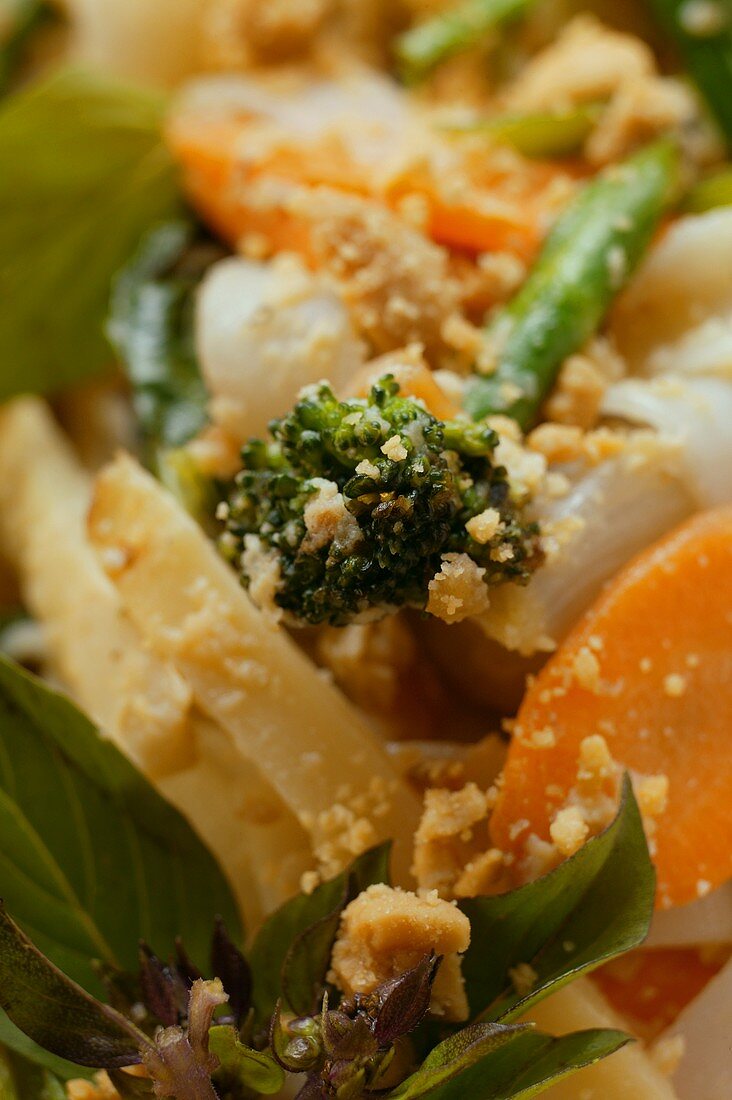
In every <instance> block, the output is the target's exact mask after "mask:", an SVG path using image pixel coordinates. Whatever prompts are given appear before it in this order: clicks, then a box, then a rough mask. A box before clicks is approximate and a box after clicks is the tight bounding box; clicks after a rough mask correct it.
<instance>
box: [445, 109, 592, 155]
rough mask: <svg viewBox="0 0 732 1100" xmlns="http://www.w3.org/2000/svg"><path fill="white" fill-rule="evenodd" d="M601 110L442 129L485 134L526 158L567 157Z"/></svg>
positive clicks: (491, 120)
mask: <svg viewBox="0 0 732 1100" xmlns="http://www.w3.org/2000/svg"><path fill="white" fill-rule="evenodd" d="M600 110H601V107H600V106H599V105H598V104H596V103H593V104H589V105H587V106H584V107H577V108H575V109H574V110H571V111H561V112H555V113H554V114H514V115H498V116H496V117H495V118H488V119H479V120H477V121H476V122H470V123H466V124H465V125H463V126H461V125H455V126H447V127H445V129H446V130H447V131H448V132H449V133H454V134H485V135H486V137H488V138H490V140H491V141H495V142H497V143H498V144H499V145H510V146H511V147H512V148H513V149H516V150H517V151H518V152H519V153H523V155H524V156H525V157H567V156H571V155H572V154H573V153H577V152H579V150H580V149H581V148H582V145H583V144H584V142H585V141H586V140H587V138H588V137H589V135H590V134H591V133H592V130H593V128H594V126H595V123H596V122H597V119H598V117H599V113H600Z"/></svg>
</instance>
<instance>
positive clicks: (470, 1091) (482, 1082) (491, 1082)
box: [388, 1025, 630, 1100]
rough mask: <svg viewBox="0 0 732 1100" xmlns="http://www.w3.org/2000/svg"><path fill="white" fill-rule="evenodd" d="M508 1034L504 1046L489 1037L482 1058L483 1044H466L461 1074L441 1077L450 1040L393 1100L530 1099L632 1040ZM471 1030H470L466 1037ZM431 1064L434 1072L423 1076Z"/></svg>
mask: <svg viewBox="0 0 732 1100" xmlns="http://www.w3.org/2000/svg"><path fill="white" fill-rule="evenodd" d="M473 1026H476V1025H473ZM477 1026H478V1027H480V1026H483V1025H477ZM489 1026H490V1025H489ZM507 1030H509V1031H510V1032H511V1033H510V1034H509V1035H507V1036H503V1041H501V1039H500V1038H499V1036H496V1037H495V1040H494V1042H493V1044H492V1045H491V1041H490V1038H488V1037H487V1038H486V1039H485V1044H486V1046H488V1048H489V1049H488V1050H487V1052H486V1051H484V1052H483V1054H482V1056H480V1055H479V1056H478V1058H477V1059H475V1058H473V1057H472V1054H473V1053H474V1052H475V1051H478V1050H479V1049H480V1045H481V1044H480V1040H473V1043H474V1045H473V1046H472V1048H471V1047H470V1046H469V1045H468V1044H466V1047H467V1049H466V1051H465V1053H464V1055H463V1060H462V1061H461V1055H460V1053H459V1050H458V1052H456V1055H455V1059H454V1060H455V1061H456V1062H457V1063H458V1064H459V1065H460V1068H459V1069H458V1071H457V1072H456V1073H453V1074H449V1075H447V1076H445V1077H440V1073H441V1069H440V1066H439V1062H440V1061H443V1060H448V1059H449V1058H450V1054H449V1053H447V1054H446V1053H441V1054H440V1055H438V1052H439V1051H441V1048H444V1047H445V1046H446V1044H448V1043H452V1042H454V1041H455V1040H459V1039H460V1033H459V1034H458V1035H454V1036H452V1038H451V1039H447V1040H445V1043H441V1044H440V1046H438V1047H436V1048H435V1050H433V1051H432V1054H430V1055H429V1057H428V1058H427V1059H426V1061H425V1062H424V1063H423V1065H422V1066H421V1068H420V1069H419V1070H417V1072H416V1073H414V1074H412V1076H411V1077H408V1078H407V1080H406V1081H404V1082H403V1083H402V1084H401V1085H399V1086H398V1087H397V1088H396V1089H395V1090H394V1091H393V1092H390V1093H389V1094H388V1096H389V1100H417V1098H418V1097H421V1096H427V1095H429V1096H430V1098H431V1100H465V1098H466V1097H469V1098H470V1100H528V1098H529V1097H531V1096H538V1095H539V1093H540V1092H544V1090H545V1089H547V1088H549V1086H550V1085H552V1084H554V1083H555V1082H556V1081H559V1080H561V1079H562V1078H563V1077H568V1076H569V1075H570V1074H571V1073H575V1072H576V1071H577V1070H578V1069H584V1067H585V1066H589V1065H592V1064H593V1063H594V1062H598V1061H599V1060H600V1059H601V1058H605V1057H607V1056H608V1055H609V1054H613V1053H614V1052H615V1051H616V1050H619V1049H620V1048H621V1047H623V1046H625V1044H626V1043H628V1042H630V1037H629V1036H628V1035H624V1034H623V1032H622V1031H611V1030H607V1031H604V1030H593V1031H575V1032H573V1033H572V1034H570V1035H563V1036H561V1037H560V1038H554V1037H553V1036H552V1035H545V1034H544V1033H543V1032H541V1031H535V1030H534V1029H533V1028H532V1027H528V1028H518V1029H514V1028H511V1029H507ZM470 1031H471V1029H470V1028H466V1029H465V1031H464V1032H463V1033H462V1034H463V1035H464V1034H465V1033H466V1032H470ZM431 1060H432V1063H433V1065H432V1067H430V1069H428V1070H427V1072H426V1073H424V1072H423V1071H424V1070H425V1067H426V1066H427V1063H428V1062H430V1061H431ZM448 1068H449V1063H448V1066H447V1067H444V1069H443V1070H442V1072H444V1073H447V1070H448Z"/></svg>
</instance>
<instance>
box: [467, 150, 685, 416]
mask: <svg viewBox="0 0 732 1100" xmlns="http://www.w3.org/2000/svg"><path fill="white" fill-rule="evenodd" d="M677 168H678V153H677V150H676V147H675V146H674V145H673V144H672V143H670V142H667V141H660V142H657V143H655V144H654V145H652V146H649V147H648V148H646V149H644V150H642V151H641V152H640V153H637V154H636V155H635V156H633V157H631V158H630V159H629V160H627V161H625V162H624V163H623V164H622V165H618V166H614V167H612V168H611V169H609V170H608V171H606V172H605V173H603V175H602V176H600V177H598V178H597V179H596V180H594V181H593V182H592V183H589V184H587V185H586V186H585V187H584V188H583V189H582V191H581V192H580V194H579V195H578V196H577V198H576V199H575V200H574V201H573V202H572V203H571V205H570V207H569V209H568V210H567V211H566V213H565V214H563V215H562V217H561V218H560V219H559V221H558V222H557V224H556V226H555V227H554V229H553V230H552V232H551V234H550V235H549V238H548V240H547V242H546V244H545V245H544V248H543V250H542V252H541V254H540V256H539V259H538V260H537V262H536V264H535V266H534V268H533V270H532V271H531V273H530V275H529V277H528V279H527V280H526V282H525V283H524V285H523V287H522V288H521V290H520V291H519V293H518V294H517V295H516V297H515V298H514V299H513V301H512V302H510V303H509V305H508V306H506V307H505V308H504V309H503V310H501V312H500V313H499V314H498V316H497V317H496V318H495V319H494V320H493V321H492V322H491V324H490V326H489V329H488V333H489V336H490V339H491V341H492V342H493V344H494V346H495V348H496V368H495V370H494V372H493V373H491V374H489V375H476V376H475V377H474V379H473V380H472V381H471V383H470V384H469V385H468V387H467V388H466V393H465V398H464V407H465V410H466V411H467V412H468V413H469V414H470V415H471V416H472V417H473V418H474V419H476V420H478V419H482V418H483V417H484V416H488V415H490V414H492V413H502V414H504V415H506V416H510V417H512V418H513V419H514V420H516V421H518V423H519V424H520V425H521V427H522V428H524V429H526V428H528V427H530V426H531V425H532V424H533V422H534V421H535V420H536V417H537V416H538V413H539V409H540V407H541V404H542V402H543V401H544V399H545V397H546V396H547V394H548V393H549V391H550V390H551V388H552V386H553V384H554V382H555V380H556V376H557V373H558V371H559V368H560V366H561V364H562V363H563V361H564V360H565V359H566V357H567V356H568V355H571V354H572V353H573V352H575V351H577V350H578V349H579V348H580V347H582V345H583V344H584V343H585V342H586V341H587V340H588V339H589V338H590V336H592V334H593V333H594V332H596V331H597V328H598V327H599V325H600V322H601V321H602V319H603V317H604V316H605V313H606V312H607V309H608V307H609V306H610V303H611V302H612V300H613V298H614V296H615V294H616V293H617V291H618V290H619V289H620V287H621V286H622V284H623V283H624V282H625V280H626V278H627V277H628V275H630V273H631V272H632V271H633V269H634V268H635V266H636V265H637V263H638V261H639V260H640V258H641V257H642V255H643V253H644V252H645V250H646V247H647V246H648V244H649V242H650V240H651V237H652V236H653V233H654V230H655V229H656V227H657V225H658V222H659V219H660V217H661V215H662V214H663V211H664V209H665V208H666V205H667V203H668V202H669V199H670V198H671V196H672V194H673V190H674V183H675V181H676V178H677Z"/></svg>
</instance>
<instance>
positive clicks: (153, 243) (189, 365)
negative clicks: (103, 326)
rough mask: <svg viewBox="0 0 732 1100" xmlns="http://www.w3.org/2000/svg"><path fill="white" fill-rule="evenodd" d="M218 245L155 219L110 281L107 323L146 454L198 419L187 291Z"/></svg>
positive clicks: (200, 409) (184, 437) (188, 430)
mask: <svg viewBox="0 0 732 1100" xmlns="http://www.w3.org/2000/svg"><path fill="white" fill-rule="evenodd" d="M221 255H222V252H221V249H219V248H218V247H216V246H214V245H212V244H211V243H209V242H206V241H204V240H199V241H197V240H196V227H195V225H194V223H193V222H190V221H175V222H170V223H168V224H167V225H161V226H158V227H157V228H156V229H154V230H152V231H151V232H150V233H149V234H148V235H147V236H146V237H145V239H144V240H143V242H142V244H141V245H140V247H139V249H138V251H137V252H136V253H135V255H134V257H133V258H132V260H131V261H130V262H129V263H128V264H127V266H126V267H124V268H123V269H122V271H121V272H120V274H119V275H118V276H117V278H116V280H115V282H114V288H113V292H112V299H111V306H110V317H109V322H108V325H107V331H108V334H109V337H110V339H111V341H112V344H113V345H114V347H115V349H116V351H117V353H118V355H119V357H120V359H121V361H122V364H123V366H124V368H125V371H126V373H127V376H128V378H129V379H130V382H131V384H132V392H133V400H134V406H135V411H136V413H137V418H138V422H139V425H140V429H141V434H142V439H143V444H144V450H145V454H146V458H147V461H148V463H149V464H150V465H152V466H153V467H155V466H156V465H157V462H156V459H155V455H156V452H157V451H158V449H160V448H166V447H180V446H181V445H182V444H183V443H187V442H188V440H189V439H191V438H192V437H193V436H194V435H196V433H197V432H198V431H199V430H200V429H201V428H202V427H203V425H204V424H205V423H206V419H207V417H206V405H207V400H208V398H207V394H206V389H205V386H204V384H203V379H202V378H201V374H200V371H199V367H198V359H197V356H196V350H195V345H194V333H193V313H194V305H195V291H196V288H197V287H198V284H199V283H200V281H201V279H202V277H203V274H204V272H205V271H206V269H207V268H208V267H209V266H210V264H211V263H212V262H213V261H214V260H216V259H218V258H220V256H221Z"/></svg>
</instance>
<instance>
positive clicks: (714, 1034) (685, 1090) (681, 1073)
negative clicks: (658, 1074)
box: [661, 959, 732, 1100]
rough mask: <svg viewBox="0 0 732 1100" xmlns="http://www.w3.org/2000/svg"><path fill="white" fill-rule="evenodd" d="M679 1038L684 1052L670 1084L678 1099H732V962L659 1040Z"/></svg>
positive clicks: (713, 979)
mask: <svg viewBox="0 0 732 1100" xmlns="http://www.w3.org/2000/svg"><path fill="white" fill-rule="evenodd" d="M677 1035H680V1036H681V1037H682V1038H683V1040H684V1053H683V1055H682V1058H681V1062H680V1064H679V1068H678V1069H677V1071H676V1073H675V1074H674V1077H673V1084H674V1088H675V1089H676V1092H677V1094H678V1096H679V1100H730V1097H732V959H731V960H730V961H729V962H728V963H727V965H726V966H725V967H724V969H723V970H721V971H720V972H719V974H717V976H716V977H715V978H712V980H711V982H709V984H708V985H707V986H705V987H704V989H703V990H702V992H701V993H700V994H699V996H698V997H695V998H694V1000H693V1001H692V1002H691V1004H690V1005H688V1006H687V1007H686V1008H685V1009H684V1011H683V1012H682V1013H681V1015H680V1016H679V1018H678V1019H677V1020H675V1021H674V1023H673V1024H672V1025H671V1027H670V1028H669V1029H668V1031H666V1032H665V1033H664V1035H663V1036H662V1037H661V1039H662V1040H663V1039H666V1038H672V1037H674V1036H677Z"/></svg>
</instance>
